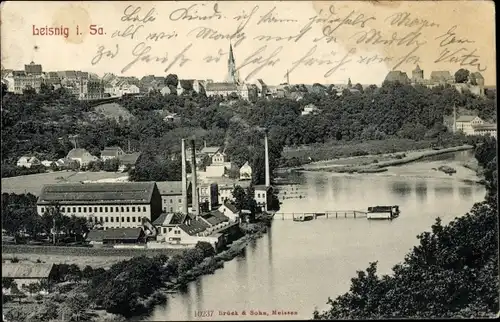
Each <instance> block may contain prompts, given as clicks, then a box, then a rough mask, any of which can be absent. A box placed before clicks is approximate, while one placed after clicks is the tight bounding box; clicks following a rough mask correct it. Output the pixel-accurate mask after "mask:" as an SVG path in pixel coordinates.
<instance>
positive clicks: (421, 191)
mask: <svg viewBox="0 0 500 322" xmlns="http://www.w3.org/2000/svg"><path fill="white" fill-rule="evenodd" d="M415 194H416V195H417V200H418V201H419V202H425V201H426V200H427V184H425V183H424V182H421V181H419V182H417V184H416V185H415Z"/></svg>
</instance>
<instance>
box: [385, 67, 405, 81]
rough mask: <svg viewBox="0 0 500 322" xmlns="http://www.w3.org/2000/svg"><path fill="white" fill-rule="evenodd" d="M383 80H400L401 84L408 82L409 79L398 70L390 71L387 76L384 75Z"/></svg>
mask: <svg viewBox="0 0 500 322" xmlns="http://www.w3.org/2000/svg"><path fill="white" fill-rule="evenodd" d="M385 81H387V82H400V83H401V84H409V83H410V79H409V78H408V75H407V74H406V73H404V72H402V71H400V70H393V71H390V72H389V73H388V74H387V76H385Z"/></svg>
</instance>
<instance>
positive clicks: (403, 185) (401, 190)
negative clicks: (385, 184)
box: [391, 181, 412, 198]
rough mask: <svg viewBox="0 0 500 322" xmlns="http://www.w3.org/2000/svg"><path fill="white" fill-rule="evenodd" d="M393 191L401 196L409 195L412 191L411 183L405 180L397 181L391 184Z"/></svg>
mask: <svg viewBox="0 0 500 322" xmlns="http://www.w3.org/2000/svg"><path fill="white" fill-rule="evenodd" d="M391 192H392V193H393V194H394V195H397V196H401V197H405V198H407V197H409V196H410V195H411V193H412V188H411V185H410V184H408V183H407V182H405V181H395V182H393V183H392V185H391Z"/></svg>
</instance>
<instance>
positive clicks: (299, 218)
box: [293, 214, 314, 221]
mask: <svg viewBox="0 0 500 322" xmlns="http://www.w3.org/2000/svg"><path fill="white" fill-rule="evenodd" d="M313 219H314V216H313V215H307V214H304V215H299V216H297V217H294V218H293V221H309V220H313Z"/></svg>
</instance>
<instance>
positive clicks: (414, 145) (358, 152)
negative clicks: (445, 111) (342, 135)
mask: <svg viewBox="0 0 500 322" xmlns="http://www.w3.org/2000/svg"><path fill="white" fill-rule="evenodd" d="M464 143H466V142H464V141H463V138H458V137H457V138H449V139H447V140H441V141H438V140H437V139H426V140H418V141H415V140H410V139H401V138H390V139H384V140H369V141H361V142H360V141H332V142H325V143H315V144H311V145H307V146H299V147H286V148H285V149H284V150H283V159H284V161H283V164H282V167H283V168H284V169H287V168H291V167H300V166H302V165H305V164H310V163H311V162H329V161H333V160H337V159H345V158H350V157H360V156H375V155H376V156H378V157H380V156H381V155H384V154H393V153H403V152H405V153H407V152H412V151H421V150H424V149H432V148H433V147H435V146H439V147H440V148H449V147H453V146H459V145H462V144H464Z"/></svg>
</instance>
